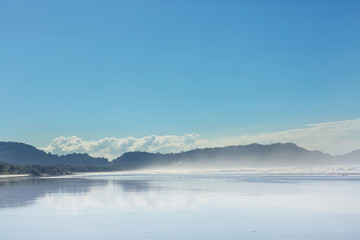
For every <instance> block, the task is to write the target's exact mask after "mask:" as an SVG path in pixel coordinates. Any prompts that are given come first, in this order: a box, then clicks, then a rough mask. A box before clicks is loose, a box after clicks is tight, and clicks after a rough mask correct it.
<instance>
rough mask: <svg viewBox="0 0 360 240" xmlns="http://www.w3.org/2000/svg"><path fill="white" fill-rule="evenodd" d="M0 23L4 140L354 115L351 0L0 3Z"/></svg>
mask: <svg viewBox="0 0 360 240" xmlns="http://www.w3.org/2000/svg"><path fill="white" fill-rule="evenodd" d="M0 29H1V37H0V56H1V57H0V84H1V85H0V109H1V117H0V133H1V134H0V137H1V139H0V140H3V141H10V140H12V141H22V142H26V143H29V144H33V145H36V146H47V145H48V144H49V143H50V142H51V141H52V139H54V138H56V137H59V136H78V137H81V138H84V139H88V140H96V139H101V138H105V137H117V138H124V137H129V136H133V137H137V138H141V137H144V136H149V135H153V134H154V135H160V136H161V135H177V136H182V135H183V134H187V133H194V132H195V133H197V134H200V135H201V136H202V137H204V138H219V137H223V136H241V135H243V134H261V133H264V132H277V131H285V130H288V129H296V128H301V127H304V126H305V125H307V124H313V123H323V122H334V121H344V120H352V119H358V118H359V117H360V110H359V109H360V107H359V103H360V68H359V66H360V44H359V43H360V2H359V1H89V0H87V1H10V0H9V1H8V0H4V1H1V3H0ZM359 138H360V137H359Z"/></svg>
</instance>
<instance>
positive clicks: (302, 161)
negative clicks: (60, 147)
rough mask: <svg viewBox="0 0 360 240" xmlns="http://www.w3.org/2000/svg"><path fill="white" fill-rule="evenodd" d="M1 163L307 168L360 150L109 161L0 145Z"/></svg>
mask: <svg viewBox="0 0 360 240" xmlns="http://www.w3.org/2000/svg"><path fill="white" fill-rule="evenodd" d="M0 162H4V163H10V164H16V165H45V166H92V167H93V168H92V170H96V169H94V167H97V168H98V170H102V169H106V170H133V169H142V168H149V167H151V168H154V169H156V168H160V167H170V168H177V167H180V168H189V169H191V168H197V169H207V168H213V169H229V168H242V167H307V166H324V165H348V164H354V165H360V151H355V152H352V153H349V154H345V155H342V156H336V157H333V156H330V155H328V154H324V153H322V152H320V151H309V150H306V149H304V148H301V147H298V146H296V145H295V144H293V143H285V144H283V143H276V144H270V145H261V144H250V145H243V146H228V147H218V148H205V149H194V150H190V151H186V152H181V153H167V154H162V153H149V152H127V153H124V154H123V155H121V156H120V157H118V158H117V159H115V160H113V161H112V162H108V160H107V159H106V158H94V157H91V156H89V155H88V154H79V153H74V154H68V155H62V156H58V155H55V154H50V153H46V152H44V151H42V150H39V149H37V148H35V147H33V146H30V145H27V144H24V143H16V142H0Z"/></svg>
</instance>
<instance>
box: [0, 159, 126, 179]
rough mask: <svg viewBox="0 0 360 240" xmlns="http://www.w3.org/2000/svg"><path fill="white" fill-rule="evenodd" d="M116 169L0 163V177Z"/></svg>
mask: <svg viewBox="0 0 360 240" xmlns="http://www.w3.org/2000/svg"><path fill="white" fill-rule="evenodd" d="M116 170H119V168H118V167H116V166H114V165H110V164H109V165H106V166H48V165H15V164H9V163H3V162H0V175H1V174H2V175H7V174H30V175H33V176H40V175H64V174H69V173H72V172H105V171H116Z"/></svg>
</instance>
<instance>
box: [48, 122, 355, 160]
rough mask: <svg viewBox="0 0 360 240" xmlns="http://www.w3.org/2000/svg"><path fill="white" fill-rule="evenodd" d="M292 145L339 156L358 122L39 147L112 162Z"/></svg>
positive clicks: (67, 140)
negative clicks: (133, 154)
mask: <svg viewBox="0 0 360 240" xmlns="http://www.w3.org/2000/svg"><path fill="white" fill-rule="evenodd" d="M276 142H293V143H295V144H297V145H299V146H301V147H304V148H306V149H309V150H321V151H323V152H326V153H330V154H343V153H347V152H350V151H353V150H356V149H360V119H355V120H347V121H337V122H327V123H319V124H309V125H306V126H305V127H303V128H298V129H291V130H287V131H280V132H272V133H261V134H255V135H242V136H231V137H219V138H215V139H204V138H201V137H200V135H198V134H195V133H191V134H184V135H182V136H176V135H165V136H156V135H151V136H147V137H142V138H135V137H127V138H115V137H106V138H103V139H99V140H96V141H87V140H84V139H82V138H80V137H77V136H72V137H63V136H61V137H58V138H55V139H54V140H53V141H52V142H51V144H50V145H49V146H47V147H46V148H43V150H45V151H47V152H52V153H55V154H68V153H73V152H76V153H88V154H90V155H91V156H95V157H106V158H109V159H114V158H116V157H118V156H120V155H121V154H123V153H124V152H127V151H147V152H180V151H186V150H190V149H194V148H204V147H221V146H228V145H242V144H251V143H262V144H270V143H276Z"/></svg>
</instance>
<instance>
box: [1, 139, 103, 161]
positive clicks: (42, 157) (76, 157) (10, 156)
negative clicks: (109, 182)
mask: <svg viewBox="0 0 360 240" xmlns="http://www.w3.org/2000/svg"><path fill="white" fill-rule="evenodd" d="M0 161H2V162H4V163H11V164H21V165H33V164H36V165H59V166H61V165H73V166H75V165H77V166H78V165H86V166H100V165H106V164H108V160H107V159H106V158H94V157H91V156H89V155H88V154H80V153H74V154H68V155H62V156H58V155H55V154H51V153H46V152H44V151H42V150H39V149H37V148H35V147H33V146H31V145H28V144H24V143H17V142H0Z"/></svg>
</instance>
